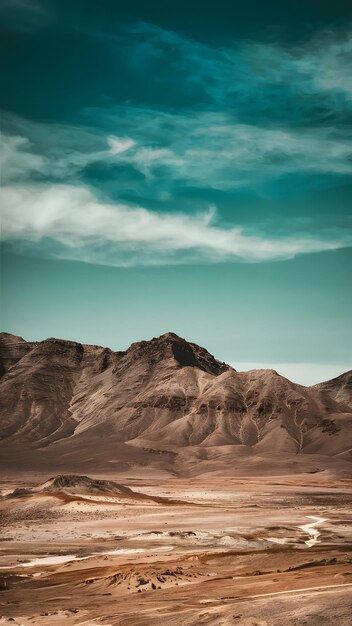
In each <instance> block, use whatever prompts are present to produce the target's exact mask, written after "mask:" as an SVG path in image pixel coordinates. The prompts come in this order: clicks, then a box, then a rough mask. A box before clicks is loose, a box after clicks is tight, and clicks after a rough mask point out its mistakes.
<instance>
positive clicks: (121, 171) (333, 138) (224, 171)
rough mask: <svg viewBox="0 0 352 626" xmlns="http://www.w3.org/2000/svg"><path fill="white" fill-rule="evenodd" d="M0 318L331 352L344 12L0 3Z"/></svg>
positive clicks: (296, 371) (340, 187)
mask: <svg viewBox="0 0 352 626" xmlns="http://www.w3.org/2000/svg"><path fill="white" fill-rule="evenodd" d="M0 22H1V32H0V37H1V42H2V44H1V45H2V48H3V51H2V54H1V55H0V70H1V76H2V90H1V96H0V107H1V132H2V138H1V196H2V201H1V206H2V215H1V240H2V242H1V296H2V298H1V300H2V305H1V326H2V328H3V330H5V331H7V332H12V333H14V334H18V335H21V336H23V337H24V338H25V339H27V340H41V339H44V338H46V337H49V336H56V337H62V338H66V339H72V340H76V341H82V342H85V343H94V344H99V345H106V346H109V347H111V348H112V349H126V348H127V347H128V345H129V344H130V343H131V342H133V341H138V340H141V339H150V338H152V337H153V336H158V335H160V334H162V333H164V332H167V331H172V332H176V333H177V334H179V335H181V336H183V337H185V338H186V339H188V340H190V341H193V342H195V343H199V344H200V345H203V346H204V347H206V348H207V349H208V350H209V351H210V352H212V353H213V354H214V355H215V356H216V357H217V358H219V359H221V360H224V361H226V362H228V363H231V364H232V365H233V366H234V367H235V368H236V369H238V370H242V369H243V370H245V369H251V368H255V367H258V368H261V367H270V368H274V369H276V370H277V371H279V372H280V373H282V374H283V375H286V376H287V377H289V378H290V379H292V380H294V381H296V382H299V383H302V384H313V383H316V382H319V381H320V380H324V379H328V378H331V377H333V376H336V375H338V374H340V373H342V372H343V371H346V370H348V369H350V368H351V362H352V359H351V345H352V325H351V313H350V312H351V305H352V302H351V301H352V297H351V292H352V290H351V278H350V277H351V269H352V211H351V207H352V179H351V173H352V131H351V120H352V9H351V7H350V3H349V2H342V1H341V0H335V1H334V2H333V3H332V2H330V1H325V0H320V1H319V2H318V1H315V0H305V1H304V2H303V1H301V0H294V1H293V0H287V1H286V2H285V3H283V2H282V1H280V2H279V1H278V0H268V1H267V2H265V3H264V2H262V1H261V0H249V1H248V2H246V3H243V2H238V1H236V0H231V1H230V0H217V2H207V1H204V2H202V3H201V5H199V4H197V3H190V2H189V1H188V2H185V1H184V0H180V1H178V2H177V3H165V2H164V1H153V0H150V1H148V2H145V1H144V0H140V1H136V0H135V1H133V0H129V2H125V1H124V0H119V2H114V1H113V0H99V2H98V1H97V0H95V1H93V0H45V1H44V0H2V3H1V7H0Z"/></svg>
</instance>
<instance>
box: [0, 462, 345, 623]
mask: <svg viewBox="0 0 352 626" xmlns="http://www.w3.org/2000/svg"><path fill="white" fill-rule="evenodd" d="M46 478H48V477H39V476H30V475H27V477H26V479H23V476H22V480H19V479H18V478H17V477H16V478H13V477H12V478H8V479H7V480H3V481H2V483H1V492H2V499H1V500H0V515H1V525H2V532H1V558H0V577H1V611H0V614H1V618H0V624H1V626H2V625H4V624H8V623H9V624H10V623H13V624H17V625H19V624H21V625H23V626H27V625H33V626H34V625H38V626H39V625H40V626H44V625H47V624H50V625H53V626H55V625H56V624H67V626H71V625H78V624H80V625H82V626H83V625H86V626H100V625H102V626H103V625H104V626H114V625H116V624H121V625H123V626H154V625H157V624H163V625H164V626H171V625H172V626H179V625H185V626H190V625H198V624H199V625H208V626H220V625H223V624H224V625H227V624H229V625H230V624H231V625H232V624H233V625H243V626H269V625H275V626H279V625H280V626H286V625H291V624H292V625H297V626H298V625H299V626H313V625H314V626H315V625H319V626H322V625H324V624H329V625H334V626H347V625H349V624H350V623H351V613H352V610H351V608H352V606H351V605H352V603H351V597H352V562H351V547H352V531H351V526H350V525H349V523H350V521H351V506H350V503H351V499H350V496H351V487H352V485H351V482H350V481H349V480H348V478H336V479H335V478H332V477H331V476H329V474H328V473H324V472H321V473H319V474H309V475H308V474H299V475H296V476H294V475H291V476H280V477H253V476H251V477H241V478H231V477H222V476H220V475H219V476H216V475H214V474H211V475H209V477H207V476H202V477H197V478H188V479H187V480H184V479H181V478H176V477H169V476H165V477H163V478H160V477H159V478H156V477H155V476H153V475H152V474H150V473H148V471H146V475H145V476H144V478H143V477H141V473H140V474H139V475H131V474H127V475H125V476H121V475H119V477H118V480H119V483H121V484H122V485H124V486H127V487H129V488H130V489H131V490H132V492H126V493H121V494H120V495H116V493H114V494H113V495H109V493H107V492H106V491H105V492H102V493H101V494H100V493H97V492H95V493H93V494H89V493H88V494H87V493H83V494H80V493H79V489H78V491H77V489H76V490H74V491H73V492H72V490H71V492H70V490H67V489H66V490H65V489H64V488H63V489H61V490H58V491H56V492H55V493H46V492H45V491H43V490H41V489H40V488H39V489H38V490H37V491H36V492H30V493H27V492H24V493H21V492H17V494H18V495H16V496H15V497H9V494H10V493H11V492H13V491H14V490H15V489H18V488H20V489H21V488H26V487H31V486H33V485H35V484H38V483H41V482H44V481H45V479H46ZM99 478H104V479H110V480H111V479H114V480H115V479H116V476H113V475H105V476H99Z"/></svg>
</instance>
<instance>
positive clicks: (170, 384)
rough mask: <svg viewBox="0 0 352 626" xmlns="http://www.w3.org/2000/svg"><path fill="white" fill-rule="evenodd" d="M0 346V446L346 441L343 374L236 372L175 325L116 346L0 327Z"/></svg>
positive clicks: (67, 448) (107, 454) (66, 449)
mask: <svg viewBox="0 0 352 626" xmlns="http://www.w3.org/2000/svg"><path fill="white" fill-rule="evenodd" d="M0 345H1V370H0V372H1V379H0V396H1V399H0V418H1V422H0V437H1V439H2V440H3V445H6V449H10V448H11V447H13V446H14V447H17V448H18V447H19V446H21V449H23V448H26V447H28V448H33V447H34V448H40V449H41V450H46V449H48V450H50V453H51V455H52V456H53V457H54V458H55V457H56V458H58V459H59V458H60V459H61V460H62V458H63V457H65V455H66V456H67V458H69V459H71V460H72V458H73V456H72V455H73V453H74V455H75V456H76V457H77V458H75V462H76V461H77V462H78V461H79V460H81V461H82V463H83V461H84V462H85V461H87V462H88V461H89V460H91V459H92V458H95V459H97V458H99V459H104V460H106V459H109V462H111V463H113V462H114V459H115V461H118V460H121V459H123V460H126V459H128V457H129V456H131V458H136V459H137V462H140V463H142V464H147V463H148V459H146V451H147V452H148V454H149V457H150V452H152V453H153V454H154V456H153V459H155V458H156V457H155V455H159V458H158V461H160V462H161V460H162V459H165V460H166V459H167V460H168V462H169V461H170V462H171V460H172V459H173V456H172V455H175V454H177V453H179V451H180V450H184V449H192V451H193V452H192V453H194V450H195V449H197V450H199V453H197V455H198V457H200V456H201V453H200V450H202V449H204V450H207V451H209V450H210V449H214V450H215V449H216V450H219V449H220V448H221V449H222V451H223V452H224V453H225V450H228V449H229V446H230V447H231V449H234V450H238V454H242V453H243V451H246V450H247V451H248V450H251V451H252V452H253V451H255V452H256V453H257V454H268V453H269V454H270V453H272V454H275V455H277V454H281V455H287V454H297V453H300V454H301V453H302V454H319V455H330V456H331V455H337V454H340V455H341V454H342V455H344V457H345V456H346V454H347V451H348V450H349V449H350V448H351V422H352V410H351V408H349V406H348V402H349V401H350V396H349V395H348V390H349V391H350V383H351V373H347V374H345V375H343V376H342V377H339V379H335V381H329V382H328V383H322V384H320V385H316V386H314V387H303V386H301V385H297V384H295V383H292V382H291V381H289V380H287V379H286V378H284V377H283V376H280V375H279V374H277V373H276V372H275V371H273V370H253V371H251V372H236V371H235V370H234V369H233V368H231V367H230V366H228V365H226V364H225V363H221V362H219V361H217V360H216V359H215V358H214V357H213V356H212V355H210V354H209V353H208V352H207V350H205V349H204V348H201V347H200V346H197V345H196V344H193V343H190V342H187V341H186V340H184V339H182V338H180V337H178V336H177V335H175V334H173V333H167V334H165V335H162V336H160V337H158V338H154V339H152V340H151V341H141V342H138V343H134V344H132V345H131V346H130V348H129V349H128V350H126V351H124V352H113V351H112V350H110V349H108V348H102V347H100V346H92V345H83V344H80V343H77V342H73V341H64V340H60V339H47V340H45V341H41V342H26V341H24V340H23V339H22V338H20V337H15V336H12V335H8V334H5V333H4V334H2V335H1V339H0ZM340 379H341V380H340ZM70 455H71V456H70ZM160 455H164V456H163V457H161V456H160Z"/></svg>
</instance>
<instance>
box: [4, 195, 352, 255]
mask: <svg viewBox="0 0 352 626" xmlns="http://www.w3.org/2000/svg"><path fill="white" fill-rule="evenodd" d="M2 201H3V207H4V209H3V215H2V226H3V237H4V239H5V240H9V241H11V240H12V241H13V240H14V241H18V240H19V241H21V240H24V241H27V242H32V243H36V244H38V243H40V242H41V241H45V240H47V239H50V240H52V241H54V242H57V243H58V244H60V246H61V247H62V248H61V253H60V254H61V255H62V256H63V257H65V258H71V259H72V258H75V259H80V260H85V261H88V262H100V263H105V264H111V265H138V264H141V263H144V264H158V263H168V262H169V263H179V262H181V263H182V262H183V263H184V262H187V261H190V260H193V261H194V260H203V261H204V260H207V261H208V262H209V261H210V262H219V261H226V260H227V261H228V260H230V261H231V260H236V259H237V260H238V259H239V260H244V261H266V260H278V259H288V258H292V257H294V256H296V255H298V254H303V253H311V252H319V251H323V250H335V249H338V248H341V247H343V246H344V245H351V241H343V239H340V240H322V239H319V238H313V237H300V238H297V237H293V238H289V237H287V238H281V239H274V238H268V237H264V236H261V235H260V234H250V233H246V232H245V231H244V230H243V229H242V228H239V227H237V228H225V227H221V226H220V225H218V224H217V223H216V213H215V211H214V210H210V211H208V212H207V213H202V214H196V215H193V216H190V215H185V214H182V213H176V214H158V213H155V212H152V211H148V210H147V209H145V208H143V207H130V206H127V205H124V204H108V203H103V202H100V201H99V200H98V199H97V198H96V197H95V196H94V195H93V193H92V192H91V191H89V190H88V189H87V188H85V187H82V186H69V185H53V186H51V187H49V188H47V187H43V186H34V185H31V186H20V185H18V186H12V187H5V188H3V190H2Z"/></svg>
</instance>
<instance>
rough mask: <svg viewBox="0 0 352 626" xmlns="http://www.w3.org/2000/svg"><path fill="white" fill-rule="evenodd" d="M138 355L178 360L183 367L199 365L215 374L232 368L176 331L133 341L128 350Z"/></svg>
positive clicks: (156, 359)
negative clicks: (145, 339) (147, 339)
mask: <svg viewBox="0 0 352 626" xmlns="http://www.w3.org/2000/svg"><path fill="white" fill-rule="evenodd" d="M129 351H132V352H134V353H135V354H136V356H138V357H140V356H142V355H143V356H146V357H147V358H148V359H149V360H151V361H155V362H159V361H163V360H165V359H171V360H172V361H176V364H177V365H178V366H181V367H197V368H198V369H201V370H203V371H205V372H208V373H209V374H213V375H215V376H217V375H219V374H222V373H223V372H225V371H226V370H228V369H230V366H229V365H226V363H223V362H221V361H218V360H217V359H215V357H214V356H213V355H212V354H210V353H209V352H208V351H207V350H206V349H205V348H202V347H201V346H198V345H197V344H195V343H191V342H189V341H187V340H186V339H183V337H179V335H176V333H173V332H167V333H164V334H163V335H160V336H159V337H153V339H150V340H149V341H140V342H137V343H133V344H132V345H131V346H130V348H129V349H128V351H127V352H129Z"/></svg>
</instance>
